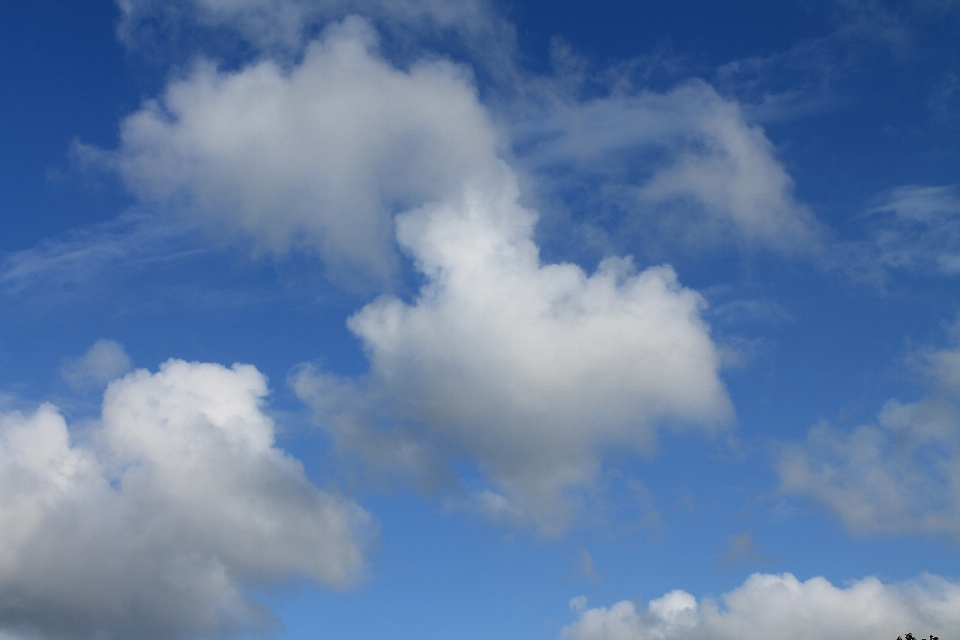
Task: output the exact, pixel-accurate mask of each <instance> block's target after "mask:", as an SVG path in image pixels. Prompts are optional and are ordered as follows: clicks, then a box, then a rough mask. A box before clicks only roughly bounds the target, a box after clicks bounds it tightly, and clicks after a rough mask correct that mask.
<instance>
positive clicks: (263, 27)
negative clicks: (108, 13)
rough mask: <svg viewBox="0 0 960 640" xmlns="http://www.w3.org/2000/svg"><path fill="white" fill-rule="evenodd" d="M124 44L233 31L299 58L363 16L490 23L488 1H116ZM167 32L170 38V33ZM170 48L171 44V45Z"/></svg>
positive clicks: (403, 21)
mask: <svg viewBox="0 0 960 640" xmlns="http://www.w3.org/2000/svg"><path fill="white" fill-rule="evenodd" d="M116 1H117V6H118V7H119V8H120V12H121V16H122V17H121V21H120V24H119V27H118V32H119V36H120V39H121V41H123V42H124V43H125V44H126V45H127V46H130V47H133V48H137V47H139V46H141V45H143V44H144V41H145V40H149V39H150V38H151V37H156V34H155V33H151V31H152V30H155V29H157V28H158V25H159V27H160V29H161V30H162V31H163V33H164V35H165V36H168V37H169V36H170V35H171V33H176V32H177V30H178V28H180V29H182V28H184V27H188V28H189V27H196V26H199V27H203V28H206V29H211V30H215V29H224V28H226V29H229V30H231V31H233V32H234V33H235V34H237V35H239V36H240V37H242V38H244V39H246V40H247V41H248V42H250V43H251V44H253V45H254V46H256V47H258V48H260V49H264V50H275V51H281V52H297V51H299V50H300V47H302V45H303V44H304V42H305V41H306V40H307V39H308V38H309V37H310V36H311V35H312V34H313V32H314V31H315V30H316V29H317V28H318V27H319V26H321V25H322V24H323V23H324V22H326V21H330V20H334V19H340V18H343V17H344V16H346V15H349V14H355V13H362V14H363V15H366V16H370V17H375V18H377V19H379V20H381V21H383V22H386V23H387V24H399V25H406V26H409V27H413V28H417V29H420V30H428V29H431V28H433V29H455V30H458V31H460V32H465V33H467V34H470V33H474V34H475V33H477V32H479V31H481V30H482V29H483V28H484V27H486V26H487V25H488V23H489V22H490V21H491V20H492V18H493V14H492V12H490V10H489V8H488V6H487V2H485V1H484V0H462V1H460V2H447V1H446V0H173V1H172V2H171V1H170V0H116ZM167 30H168V31H169V32H168V31H167ZM168 44H169V42H168Z"/></svg>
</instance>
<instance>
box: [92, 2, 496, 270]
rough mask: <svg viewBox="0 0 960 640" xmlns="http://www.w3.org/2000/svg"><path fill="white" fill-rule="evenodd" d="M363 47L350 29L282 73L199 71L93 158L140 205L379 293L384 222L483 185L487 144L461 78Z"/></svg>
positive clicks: (456, 71) (361, 37)
mask: <svg viewBox="0 0 960 640" xmlns="http://www.w3.org/2000/svg"><path fill="white" fill-rule="evenodd" d="M376 48H377V35H376V33H375V32H374V31H373V30H372V28H371V27H370V26H369V24H368V23H367V22H365V21H364V20H362V19H360V18H357V17H352V18H348V19H347V20H345V21H344V22H342V23H338V24H336V25H334V26H331V27H330V28H328V29H327V30H326V31H325V33H324V35H323V37H322V38H321V39H320V40H319V41H317V42H314V43H313V44H311V45H310V47H309V48H308V49H307V51H306V54H305V56H304V58H303V61H302V62H301V63H300V64H299V65H297V66H295V67H293V68H292V69H285V68H282V67H281V66H279V65H278V64H276V63H273V62H269V61H264V62H260V63H258V64H255V65H252V66H249V67H246V68H244V69H242V70H240V71H237V72H219V71H217V70H216V69H215V68H214V67H213V66H212V65H211V64H200V65H199V66H198V67H197V68H196V70H195V71H194V73H193V74H192V75H190V76H189V77H188V78H186V79H183V80H179V81H176V82H173V83H172V84H171V85H170V86H169V87H168V88H167V91H166V93H165V94H164V96H163V98H162V99H160V100H157V101H150V102H148V103H146V104H145V105H144V107H143V108H142V109H141V110H140V111H138V112H137V113H135V114H133V115H131V116H129V117H128V118H127V119H126V120H124V122H123V124H122V126H121V143H120V148H119V149H118V150H117V151H116V152H115V153H112V154H106V155H105V156H104V158H105V160H106V161H107V162H109V163H111V164H113V166H115V167H116V169H117V170H118V171H119V172H120V174H121V176H122V177H123V178H124V180H125V181H126V184H127V185H128V187H129V188H130V189H131V190H132V191H133V193H135V194H136V195H137V196H138V197H139V198H140V199H141V200H142V201H143V202H147V203H153V204H159V205H162V206H165V207H170V208H172V209H175V210H177V211H179V212H180V213H181V214H184V215H187V214H189V215H190V216H199V218H200V219H205V220H207V221H209V223H210V225H212V226H213V228H215V229H218V230H221V232H222V230H224V229H225V230H230V231H237V230H239V231H242V232H243V233H245V234H248V235H249V236H251V237H253V238H254V239H255V240H256V242H257V244H258V246H259V247H260V249H262V250H265V251H271V252H276V253H283V252H285V251H286V250H287V249H289V248H290V247H291V246H297V247H301V248H303V247H306V248H310V249H316V250H318V251H319V252H320V254H321V255H322V257H323V258H324V259H325V261H326V263H327V265H328V267H329V269H330V270H331V272H332V274H333V275H334V277H338V278H339V279H340V280H341V281H349V280H351V279H362V276H361V275H358V274H362V275H363V276H366V277H368V278H373V279H379V280H381V281H383V280H388V279H389V278H390V277H391V276H392V274H393V271H394V268H395V255H394V251H393V237H394V229H393V214H394V213H396V212H398V211H403V210H405V209H409V208H411V207H416V206H420V205H422V204H423V203H424V202H428V201H435V200H443V199H445V198H448V197H450V195H451V193H455V192H456V191H457V190H458V189H459V188H460V186H461V185H462V184H463V182H464V181H465V180H466V179H467V177H468V176H471V175H474V174H477V173H482V172H484V171H485V170H486V168H487V167H489V166H490V164H491V163H492V162H493V161H494V159H495V158H496V146H497V134H496V131H495V129H494V127H493V125H492V124H491V122H490V119H489V117H488V116H487V113H486V111H485V110H484V109H483V107H482V106H481V105H480V103H479V101H478V100H477V96H476V90H475V88H474V87H473V85H472V83H471V81H470V74H469V71H467V70H466V69H465V68H463V67H460V66H457V65H454V64H452V63H450V62H447V61H442V60H433V61H423V62H420V63H417V64H414V65H413V66H412V67H411V68H410V69H409V71H401V70H398V69H396V68H394V67H392V66H391V65H389V64H388V63H386V62H385V61H384V60H382V59H381V58H380V57H379V56H378V55H377V53H376ZM91 153H95V152H93V151H91Z"/></svg>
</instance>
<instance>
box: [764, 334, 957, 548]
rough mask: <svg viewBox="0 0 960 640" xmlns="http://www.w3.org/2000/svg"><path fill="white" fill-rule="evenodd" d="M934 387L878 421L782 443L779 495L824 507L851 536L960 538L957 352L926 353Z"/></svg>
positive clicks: (820, 429) (822, 428)
mask: <svg viewBox="0 0 960 640" xmlns="http://www.w3.org/2000/svg"><path fill="white" fill-rule="evenodd" d="M923 357H924V360H925V365H926V368H927V370H928V372H929V373H930V374H931V376H932V378H933V383H934V389H933V390H932V391H931V393H930V394H928V395H927V396H926V397H924V398H922V399H921V400H919V401H918V402H914V403H902V402H900V401H898V400H890V401H889V402H887V403H886V405H884V407H883V409H882V411H881V412H880V414H879V415H878V416H877V421H876V423H875V424H869V425H864V426H861V427H858V428H856V429H854V430H853V431H850V432H844V431H842V430H839V429H837V428H835V427H833V426H831V425H830V424H828V423H826V422H823V423H821V424H819V425H817V426H815V427H813V428H812V429H811V430H810V433H809V435H808V436H807V439H806V441H805V442H803V443H801V444H791V445H784V446H783V447H782V449H781V452H780V455H779V457H778V460H777V471H778V473H779V476H780V485H781V490H782V491H783V492H784V493H788V494H799V495H806V496H810V497H812V498H815V499H816V500H818V501H819V502H821V503H823V504H825V505H826V506H827V507H829V508H830V509H831V510H832V511H834V512H835V513H836V514H837V516H838V517H839V518H840V519H841V520H842V521H843V523H844V525H845V526H846V527H847V528H848V529H849V530H850V531H852V532H854V533H859V534H868V533H875V532H898V533H942V534H947V535H948V536H951V537H953V538H956V539H960V450H958V448H957V433H958V432H960V404H958V403H960V350H958V349H943V350H939V351H930V352H927V353H926V354H924V356H923Z"/></svg>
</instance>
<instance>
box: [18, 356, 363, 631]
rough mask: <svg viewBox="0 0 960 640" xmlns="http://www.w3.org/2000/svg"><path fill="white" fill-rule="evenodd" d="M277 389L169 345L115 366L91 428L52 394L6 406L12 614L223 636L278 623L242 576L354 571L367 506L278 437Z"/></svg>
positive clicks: (253, 580) (106, 627) (345, 575)
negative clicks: (32, 407) (132, 367)
mask: <svg viewBox="0 0 960 640" xmlns="http://www.w3.org/2000/svg"><path fill="white" fill-rule="evenodd" d="M266 391H267V389H266V382H265V380H264V378H263V376H262V375H260V374H259V373H258V372H257V370H256V369H254V368H253V367H251V366H247V365H234V367H233V368H232V369H226V368H224V367H221V366H219V365H214V364H199V363H187V362H182V361H177V360H171V361H169V362H167V363H165V364H163V365H162V366H161V368H160V371H159V372H158V373H155V374H151V373H149V372H148V371H145V370H138V371H135V372H133V373H131V374H129V375H127V376H126V377H124V378H122V379H120V380H117V381H115V382H113V383H112V384H111V385H110V387H109V388H108V390H107V392H106V394H105V397H104V403H103V413H102V419H101V421H100V422H99V423H98V424H97V425H95V426H94V427H92V428H90V429H89V430H87V431H85V432H82V435H83V436H85V442H86V443H85V444H78V443H76V442H72V440H76V435H77V432H76V430H73V431H74V432H73V433H71V431H70V430H68V428H67V425H66V423H65V421H64V419H63V417H62V416H61V415H60V414H59V412H58V411H57V409H56V408H55V407H53V406H52V405H49V404H44V405H42V406H41V407H40V408H39V409H38V410H37V411H36V412H35V413H33V414H30V415H24V414H20V413H8V414H4V415H2V416H0V484H2V486H3V492H2V493H0V510H2V517H0V628H2V629H4V630H6V631H8V632H10V633H14V634H17V633H22V634H25V635H26V636H27V637H32V636H33V635H34V634H39V635H40V636H42V637H48V638H60V637H63V638H94V637H98V638H99V637H137V638H145V639H151V638H158V639H159V638H176V637H195V636H201V635H202V636H204V637H219V636H221V635H225V634H229V633H233V632H238V631H244V630H252V629H262V628H264V627H266V626H269V625H270V624H272V622H273V618H272V616H271V615H270V612H269V611H267V610H266V609H264V608H263V607H262V606H259V605H257V604H256V603H254V602H252V601H251V600H249V599H248V597H247V596H246V594H245V592H244V589H245V588H246V587H262V586H267V585H269V584H271V583H275V582H278V581H283V580H286V579H287V578H289V577H301V578H306V579H311V580H316V581H319V582H322V583H325V584H328V585H332V586H341V585H344V584H347V583H349V582H350V581H351V580H353V579H354V578H355V577H356V576H357V573H358V571H359V570H360V569H361V567H362V561H363V557H362V546H361V542H362V538H361V535H362V534H363V532H364V530H365V529H366V528H367V527H368V523H369V517H368V516H367V514H366V513H365V512H364V511H363V510H362V509H360V508H359V507H358V506H356V505H354V504H352V503H350V502H347V501H344V500H342V499H340V498H337V497H335V496H332V495H329V494H327V493H324V492H321V491H319V490H318V489H316V488H315V487H313V486H312V485H311V484H310V482H309V481H308V480H307V478H306V476H305V474H304V471H303V468H302V466H301V465H300V463H299V462H298V461H297V460H295V459H293V458H291V457H290V456H289V455H287V454H285V453H284V452H283V451H281V450H279V449H277V448H276V447H275V446H274V436H273V423H272V421H271V420H270V419H269V418H268V417H267V416H265V415H264V414H263V412H262V411H261V408H260V405H261V403H262V398H263V396H264V395H265V394H266Z"/></svg>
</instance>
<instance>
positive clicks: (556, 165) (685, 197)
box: [516, 81, 825, 254]
mask: <svg viewBox="0 0 960 640" xmlns="http://www.w3.org/2000/svg"><path fill="white" fill-rule="evenodd" d="M534 113H535V115H534V117H533V118H531V119H529V120H528V121H523V122H521V123H520V124H518V126H517V128H516V131H517V140H516V146H517V147H518V148H519V149H520V151H518V153H519V155H520V158H521V160H522V161H523V162H524V163H525V164H526V165H527V166H528V167H531V168H532V169H533V170H554V171H556V170H561V171H564V172H565V173H563V174H562V175H563V176H564V179H566V178H567V177H569V175H573V174H575V173H579V174H586V175H589V174H591V173H593V174H596V175H600V176H602V177H603V179H604V183H605V184H604V191H605V193H606V194H607V198H608V199H609V200H611V201H612V202H614V204H616V206H618V207H620V208H623V209H624V210H626V211H628V212H629V213H630V214H631V216H633V217H637V218H639V219H640V220H641V222H644V226H645V227H651V226H652V227H654V228H655V229H656V230H657V231H658V235H657V237H658V238H659V239H661V240H662V239H663V237H664V236H665V235H675V236H678V237H679V238H680V239H681V240H683V241H688V242H689V241H693V242H695V243H696V244H705V243H706V244H709V243H714V242H717V241H721V242H736V243H743V244H746V245H748V246H762V247H769V248H771V249H774V250H777V251H782V252H785V253H793V254H805V253H806V254H810V253H813V252H816V250H817V249H818V248H819V246H820V243H821V242H823V240H824V239H825V229H824V228H823V227H822V225H821V224H820V223H819V222H818V221H817V220H816V219H815V217H814V216H813V214H812V213H811V212H810V210H809V209H808V208H807V207H805V206H804V205H802V204H800V203H798V202H797V201H796V200H795V199H794V197H793V181H792V180H791V178H790V176H789V175H788V174H787V172H786V171H785V170H784V168H783V166H782V165H781V163H780V162H779V161H778V160H777V158H776V154H775V151H774V148H773V145H772V144H771V143H770V141H769V140H768V139H767V137H766V135H765V134H764V132H763V130H762V129H761V128H760V127H758V126H755V125H750V124H749V123H747V122H746V120H745V119H744V116H743V114H742V113H741V110H740V108H739V106H738V105H737V104H736V103H735V102H731V101H729V100H726V99H724V98H722V97H721V96H720V95H718V94H717V92H716V91H715V90H714V89H713V88H712V87H710V85H708V84H706V83H704V82H702V81H691V82H688V83H686V84H683V85H681V86H679V87H677V88H675V89H673V90H672V91H669V92H667V93H655V92H650V91H643V92H640V93H638V94H634V95H611V96H609V97H605V98H598V99H594V100H589V101H586V102H579V101H569V100H568V101H556V100H554V101H550V102H548V106H547V107H545V108H544V109H543V111H541V112H536V111H535V112H534ZM568 174H569V175H568ZM635 223H636V221H635Z"/></svg>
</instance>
